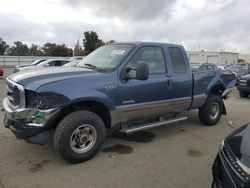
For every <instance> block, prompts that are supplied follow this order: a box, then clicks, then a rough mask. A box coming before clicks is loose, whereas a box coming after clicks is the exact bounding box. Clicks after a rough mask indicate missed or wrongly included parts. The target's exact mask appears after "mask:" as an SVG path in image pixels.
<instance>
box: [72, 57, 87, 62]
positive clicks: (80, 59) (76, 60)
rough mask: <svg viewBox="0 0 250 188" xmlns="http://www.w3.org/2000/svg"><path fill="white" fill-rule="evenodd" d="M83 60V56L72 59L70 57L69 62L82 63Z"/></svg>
mask: <svg viewBox="0 0 250 188" xmlns="http://www.w3.org/2000/svg"><path fill="white" fill-rule="evenodd" d="M83 59H84V57H83V56H74V57H71V58H70V61H75V62H78V63H79V62H80V61H82V60H83Z"/></svg>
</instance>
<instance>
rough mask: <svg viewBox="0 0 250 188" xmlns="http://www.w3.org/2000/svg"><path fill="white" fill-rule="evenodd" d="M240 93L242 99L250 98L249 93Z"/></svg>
mask: <svg viewBox="0 0 250 188" xmlns="http://www.w3.org/2000/svg"><path fill="white" fill-rule="evenodd" d="M239 93H240V97H242V98H247V97H248V96H249V93H247V92H244V91H240V92H239Z"/></svg>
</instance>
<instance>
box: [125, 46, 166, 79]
mask: <svg viewBox="0 0 250 188" xmlns="http://www.w3.org/2000/svg"><path fill="white" fill-rule="evenodd" d="M142 62H143V63H146V64H147V65H148V68H149V74H158V73H166V65H165V60H164V55H163V51H162V49H161V48H160V47H143V48H141V49H139V51H138V52H137V53H136V54H135V55H134V56H133V58H132V59H131V60H130V62H129V63H128V65H127V66H129V67H131V68H136V65H137V64H138V63H142Z"/></svg>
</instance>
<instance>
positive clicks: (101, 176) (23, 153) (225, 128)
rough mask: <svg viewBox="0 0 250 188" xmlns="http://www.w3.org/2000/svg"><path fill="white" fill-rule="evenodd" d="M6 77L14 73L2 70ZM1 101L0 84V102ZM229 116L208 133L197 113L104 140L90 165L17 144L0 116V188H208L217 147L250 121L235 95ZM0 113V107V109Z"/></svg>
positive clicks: (1, 89) (244, 102) (0, 83)
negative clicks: (131, 133)
mask: <svg viewBox="0 0 250 188" xmlns="http://www.w3.org/2000/svg"><path fill="white" fill-rule="evenodd" d="M4 71H5V76H6V75H9V74H10V73H11V72H12V71H13V69H10V68H8V69H4ZM4 96H5V85H4V78H0V101H2V100H3V98H4ZM225 104H226V108H227V112H228V115H227V116H223V117H222V119H221V121H220V122H219V123H218V124H217V125H215V126H212V127H208V126H204V125H202V124H201V123H200V122H199V119H198V111H196V110H195V111H190V112H187V113H186V114H187V116H188V117H189V119H188V120H187V121H184V122H181V123H176V124H172V125H167V126H162V127H159V128H155V129H151V130H147V131H143V132H138V133H135V134H133V135H130V136H125V135H121V134H118V135H114V136H111V137H108V138H107V139H106V142H105V144H104V146H103V148H102V150H101V151H100V152H99V153H98V154H97V155H96V157H94V158H93V159H91V160H89V161H87V162H84V163H81V164H76V165H72V164H68V163H67V162H65V161H64V160H63V159H62V158H61V157H60V155H58V154H57V153H56V152H55V151H54V148H53V142H52V140H51V142H50V143H49V144H47V145H45V146H40V145H32V144H28V143H26V142H23V141H20V140H17V139H16V138H15V136H14V135H13V134H12V133H11V131H10V130H8V129H6V128H4V126H3V119H4V111H0V188H8V187H17V188H19V187H22V188H29V187H67V188H68V187H91V188H92V187H93V188H94V187H107V188H112V187H138V188H139V187H143V188H146V187H169V188H172V187H173V188H179V187H185V188H189V187H190V188H200V187H202V188H203V187H210V185H211V183H212V173H211V167H212V164H213V160H214V158H215V156H216V154H217V151H218V149H219V147H220V143H221V141H222V140H223V139H224V137H225V136H226V135H228V134H229V133H230V132H231V131H233V130H234V128H232V127H231V126H229V125H228V121H232V122H233V125H234V126H235V127H240V126H242V125H244V124H246V123H247V122H249V120H250V116H249V114H250V113H249V112H250V110H249V104H250V98H248V99H242V98H240V97H239V95H238V92H237V91H236V90H235V91H234V93H233V95H232V97H231V98H230V99H229V100H226V101H225ZM0 108H1V109H2V104H0Z"/></svg>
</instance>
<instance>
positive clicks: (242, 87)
mask: <svg viewBox="0 0 250 188" xmlns="http://www.w3.org/2000/svg"><path fill="white" fill-rule="evenodd" d="M237 89H238V91H239V94H240V97H242V98H247V97H248V96H249V94H250V74H247V75H243V76H241V77H240V78H239V80H238V85H237Z"/></svg>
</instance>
